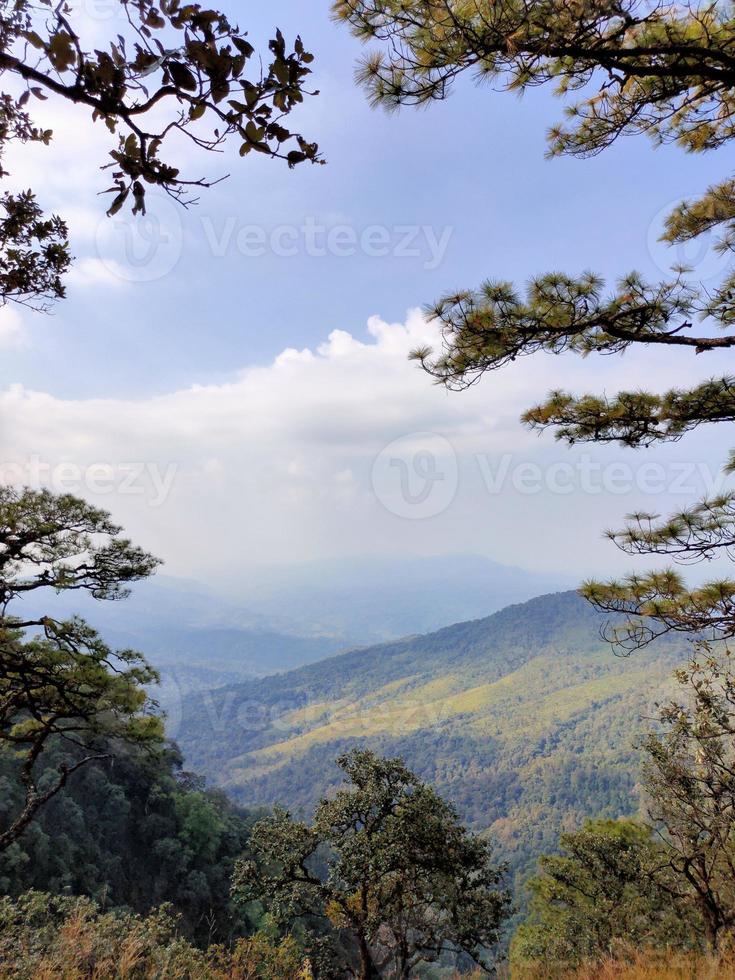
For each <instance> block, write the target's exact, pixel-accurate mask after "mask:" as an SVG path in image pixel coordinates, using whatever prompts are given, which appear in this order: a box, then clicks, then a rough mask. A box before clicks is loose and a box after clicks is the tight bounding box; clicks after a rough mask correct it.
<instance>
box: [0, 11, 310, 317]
mask: <svg viewBox="0 0 735 980" xmlns="http://www.w3.org/2000/svg"><path fill="white" fill-rule="evenodd" d="M115 6H116V7H117V8H118V10H119V14H120V22H121V23H122V24H123V25H124V26H123V27H122V29H121V30H120V32H119V33H118V31H117V30H115V32H114V33H111V36H110V37H109V38H107V39H106V42H101V41H100V40H99V38H98V37H96V36H95V37H94V38H89V39H86V38H85V37H84V36H83V28H84V19H83V17H80V15H79V12H78V11H77V12H75V11H74V9H73V6H72V4H70V3H67V2H66V0H62V2H57V0H17V2H13V3H12V4H5V5H4V6H3V9H2V11H0V73H2V75H4V76H5V87H4V89H3V91H2V93H0V177H2V176H5V171H4V169H3V167H2V156H3V151H4V149H5V147H6V146H7V144H8V142H10V141H11V140H17V141H20V142H22V143H43V144H48V143H50V141H51V139H52V137H53V132H52V131H51V130H49V129H45V128H43V127H41V126H39V125H36V124H35V123H34V122H33V119H32V116H31V113H30V110H29V106H30V104H31V103H32V101H33V100H39V99H43V100H45V99H47V98H49V97H51V98H57V99H62V100H66V101H68V102H71V103H73V104H75V105H78V106H80V107H83V108H85V109H86V110H88V111H90V110H91V117H92V120H93V121H94V122H99V123H101V124H103V125H104V126H105V127H106V128H107V129H108V130H109V132H110V134H111V136H112V137H113V139H114V141H115V145H114V148H113V149H112V150H111V152H110V158H111V161H110V162H109V163H107V164H106V165H105V167H104V169H110V170H111V172H112V176H111V184H112V186H110V187H109V188H108V189H107V193H110V194H112V195H114V196H113V198H112V201H111V203H110V206H109V208H108V214H111V215H112V214H115V213H116V212H118V211H119V210H120V209H121V208H122V207H124V206H125V204H126V203H128V202H129V203H131V204H132V209H133V213H135V214H137V213H145V195H146V189H147V188H148V187H159V188H161V189H162V190H163V191H164V192H165V193H167V194H169V195H170V196H172V197H174V198H175V199H176V200H178V201H181V202H183V203H188V202H190V201H191V200H192V198H191V192H192V190H194V189H196V188H201V187H209V186H211V185H212V183H215V182H216V178H215V179H211V178H205V177H196V176H189V175H184V174H182V172H181V169H180V167H178V166H176V163H175V158H170V157H166V158H164V157H163V156H162V153H163V152H164V150H165V149H166V148H167V146H168V144H170V143H172V142H176V141H177V140H181V139H184V140H185V141H188V142H189V143H191V144H192V145H193V146H195V147H196V148H198V149H201V150H206V151H211V152H218V151H220V150H222V149H223V148H224V146H225V145H226V144H227V143H229V142H232V141H234V142H236V143H237V144H238V145H239V152H240V155H241V156H246V155H247V154H249V153H251V152H256V153H263V154H265V155H267V156H270V157H273V158H278V159H281V160H284V161H285V162H286V163H287V164H288V166H289V167H295V166H296V165H298V164H299V163H303V162H305V161H311V162H312V163H316V162H321V161H320V156H319V150H318V147H317V145H316V143H312V142H309V141H308V140H307V139H305V138H304V137H303V136H302V135H301V134H300V133H298V132H295V131H292V130H290V129H288V128H286V126H285V122H286V121H287V117H288V116H289V115H290V114H291V112H292V111H293V110H294V108H296V107H297V106H298V105H300V104H301V103H302V102H303V99H304V96H305V95H306V94H309V93H308V91H307V88H306V85H307V79H308V76H309V74H310V72H311V69H310V68H309V65H310V63H311V62H312V61H313V56H312V55H311V54H310V53H309V52H308V51H307V50H306V49H305V48H304V45H303V43H302V41H301V38H299V37H297V38H296V40H295V42H294V44H293V49H292V50H289V48H288V46H287V44H286V41H285V39H284V37H283V35H282V34H281V32H280V31H276V32H275V36H274V37H273V38H272V39H271V40H270V41H269V43H268V55H267V56H266V57H265V58H263V57H262V56H258V55H257V54H256V51H255V48H254V47H253V45H252V44H251V43H250V42H249V41H248V39H247V34H246V33H245V32H243V31H241V30H240V28H239V27H238V26H237V25H235V24H232V23H231V22H230V20H229V19H228V18H227V16H226V15H225V14H224V13H222V12H221V11H219V10H216V9H207V8H206V7H202V6H201V4H196V3H181V2H180V0H160V2H154V0H115ZM118 26H119V25H118ZM92 44H94V45H96V46H94V47H90V45H92ZM254 66H257V67H254ZM0 203H1V204H2V206H3V208H4V210H5V217H4V218H3V219H2V220H0V257H1V258H2V266H3V268H4V269H5V270H6V271H5V272H4V274H3V275H2V276H0V302H3V303H4V302H7V301H8V300H20V301H21V302H25V303H26V304H29V305H33V306H36V307H37V308H42V309H43V308H45V306H46V304H47V303H48V301H49V300H50V299H55V298H59V297H61V296H62V295H63V287H62V286H61V282H60V276H61V275H62V274H63V272H64V271H65V270H66V267H67V265H68V263H69V251H68V242H67V231H66V226H65V225H64V222H63V221H61V219H60V218H58V217H57V216H53V217H51V218H49V219H44V218H43V217H42V214H41V210H40V207H39V206H38V204H37V203H36V201H35V198H34V196H33V194H32V192H31V191H30V190H29V191H28V192H27V193H25V194H21V195H17V196H14V195H5V196H4V197H3V198H2V201H0Z"/></svg>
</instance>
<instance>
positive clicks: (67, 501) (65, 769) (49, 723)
mask: <svg viewBox="0 0 735 980" xmlns="http://www.w3.org/2000/svg"><path fill="white" fill-rule="evenodd" d="M119 531H120V529H119V528H118V527H117V526H116V525H115V524H113V523H112V521H111V520H110V518H109V515H108V514H106V513H105V512H104V511H101V510H98V509H96V508H93V507H91V506H90V505H89V504H87V503H85V502H84V501H82V500H79V499H77V498H75V497H71V496H68V495H63V496H56V495H54V494H52V493H50V492H48V491H32V490H21V491H19V490H14V489H10V488H0V748H2V750H3V752H8V753H11V754H12V755H13V756H14V757H15V758H17V759H18V760H19V771H18V778H19V779H20V782H21V784H22V786H23V788H24V798H23V800H22V802H21V804H20V807H19V809H18V811H17V812H16V813H15V815H10V814H8V815H7V819H6V821H4V822H3V825H2V826H0V851H2V850H4V849H5V848H7V847H8V846H10V844H12V843H13V841H15V840H17V839H18V838H19V837H20V835H21V834H22V833H23V831H24V830H25V829H26V827H27V826H28V824H29V823H30V822H31V820H33V818H34V817H35V816H36V814H37V813H38V811H39V810H40V809H41V808H42V807H43V806H45V805H46V804H47V803H48V802H49V800H51V799H52V798H53V797H54V796H56V794H57V793H59V792H60V791H61V790H62V789H63V788H64V786H65V785H66V783H67V780H68V778H69V776H70V775H72V773H75V772H76V771H77V770H78V769H80V768H81V767H83V766H85V765H87V764H89V763H90V762H91V761H93V760H94V759H96V758H99V757H100V753H99V752H98V751H97V750H96V749H95V748H94V747H93V745H92V743H93V742H94V740H95V738H97V737H99V736H103V737H106V739H107V745H108V746H110V748H111V749H112V750H114V747H115V745H116V744H118V743H125V742H131V743H135V744H139V745H148V746H156V745H159V744H160V742H161V739H162V737H163V727H162V722H161V719H160V718H159V717H157V716H156V714H155V712H154V708H155V705H154V704H153V703H152V702H151V700H150V698H149V696H148V694H147V692H146V687H145V686H146V685H148V684H151V683H153V682H154V681H155V680H156V679H157V675H156V673H155V671H154V670H153V669H152V668H151V667H150V666H149V665H148V664H147V663H146V661H145V659H144V658H143V657H142V656H141V655H140V654H138V653H136V652H135V651H132V650H118V651H112V650H111V649H110V648H109V647H108V646H107V645H106V644H105V643H104V642H103V641H102V639H101V638H100V637H99V636H98V635H97V633H96V632H95V631H94V630H93V629H91V628H90V627H89V626H88V625H87V624H86V623H85V622H84V621H83V620H81V619H78V618H74V619H71V620H68V621H62V620H59V619H56V618H54V617H53V616H51V615H49V614H40V615H39V614H37V615H34V614H33V613H30V614H28V615H26V616H25V617H18V616H13V615H11V613H10V611H9V606H10V604H11V603H12V602H13V601H14V600H19V599H26V600H27V599H28V598H29V597H33V596H35V595H36V593H38V594H39V595H40V594H41V593H44V594H45V593H46V592H48V591H49V590H51V591H54V592H56V593H59V592H63V591H79V590H82V591H84V592H87V593H89V594H90V595H92V596H94V597H95V598H98V599H111V600H114V599H120V598H123V597H124V596H125V595H126V594H127V592H126V587H127V585H128V584H129V583H130V582H134V581H137V580H139V579H141V578H145V577H146V576H148V575H150V574H151V572H152V571H153V569H154V568H155V567H156V565H157V564H158V563H157V561H156V559H154V558H153V557H152V556H151V555H148V554H146V553H145V552H144V551H142V550H141V549H139V548H136V547H134V546H133V545H132V544H131V543H130V542H129V541H127V540H126V539H124V538H121V537H120V536H119ZM57 739H62V740H63V741H65V742H68V743H69V744H70V745H73V746H74V747H75V748H76V749H78V750H80V751H78V752H77V753H76V754H75V756H74V758H73V759H71V760H65V761H63V762H62V763H61V764H60V765H59V767H58V769H57V772H56V774H55V776H53V777H52V776H51V774H50V773H49V772H48V770H46V772H45V778H44V781H43V785H41V783H40V781H39V779H38V776H37V770H38V763H39V760H40V759H41V757H42V756H43V754H44V752H45V751H46V749H47V748H48V746H49V743H50V742H51V741H52V740H57Z"/></svg>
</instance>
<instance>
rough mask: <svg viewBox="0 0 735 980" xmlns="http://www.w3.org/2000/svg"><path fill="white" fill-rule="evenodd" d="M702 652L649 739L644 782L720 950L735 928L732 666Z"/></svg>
mask: <svg viewBox="0 0 735 980" xmlns="http://www.w3.org/2000/svg"><path fill="white" fill-rule="evenodd" d="M699 654H700V656H699V658H698V659H695V660H693V661H692V662H691V663H690V664H688V665H687V666H685V667H682V668H681V669H679V670H678V671H677V672H676V678H677V681H678V684H679V685H680V695H679V696H678V697H677V698H675V699H674V700H673V701H672V702H671V703H669V704H667V705H664V706H663V707H662V708H661V710H660V717H659V723H660V729H659V730H656V731H653V732H651V733H650V734H649V735H648V736H647V738H646V739H645V741H644V744H643V748H644V749H645V753H646V762H645V766H644V779H643V783H644V788H645V790H646V792H647V795H648V798H649V803H648V811H649V816H650V818H651V819H652V820H653V821H655V822H656V824H657V825H659V826H661V827H663V829H664V831H665V833H663V834H662V835H661V840H662V846H663V847H664V851H665V855H666V864H667V867H668V868H669V869H670V870H671V871H672V872H673V873H674V874H675V876H676V878H677V879H678V881H679V883H680V884H679V890H680V891H681V892H683V893H685V894H687V895H688V896H689V897H690V900H691V902H692V904H693V905H694V906H695V908H696V909H697V911H698V913H699V915H700V916H701V920H702V923H703V927H704V933H705V937H706V939H707V942H708V944H709V946H710V947H711V948H713V949H717V948H718V947H719V946H720V944H721V941H722V938H723V936H724V935H728V934H729V935H732V932H733V930H734V929H735V670H733V665H732V655H731V654H730V653H729V652H727V651H725V652H724V653H723V652H722V651H713V650H712V649H711V648H709V647H708V646H707V645H702V646H700V649H699Z"/></svg>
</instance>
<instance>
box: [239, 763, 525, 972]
mask: <svg viewBox="0 0 735 980" xmlns="http://www.w3.org/2000/svg"><path fill="white" fill-rule="evenodd" d="M337 764H338V766H339V767H340V768H341V769H342V771H343V772H344V774H345V776H346V777H347V779H348V784H347V785H346V786H343V787H342V788H340V789H339V790H338V791H337V793H336V794H335V796H334V797H333V798H331V799H324V800H322V801H321V803H320V804H319V805H318V806H317V808H316V812H315V814H314V820H313V822H312V823H311V824H306V823H302V822H301V821H298V820H295V819H294V818H293V817H291V816H290V815H289V814H288V813H287V812H286V811H284V810H276V811H275V813H274V814H273V815H272V816H270V817H268V818H266V819H265V820H262V821H261V822H259V823H258V824H256V825H255V827H254V828H253V831H252V834H251V838H250V851H251V853H252V854H253V858H252V859H248V860H244V861H242V862H241V863H240V864H239V866H238V868H237V869H236V873H235V877H234V890H235V894H236V895H237V896H238V898H239V899H240V900H241V901H244V902H251V901H259V902H261V903H262V904H263V905H264V906H265V908H266V909H267V910H268V912H269V913H270V915H271V916H272V918H273V921H274V922H275V923H276V924H277V925H279V926H280V927H282V928H283V929H285V930H292V931H295V930H302V931H304V932H305V933H306V935H307V936H309V935H311V937H312V945H313V946H315V947H316V953H318V954H321V956H322V959H323V958H324V954H325V950H324V946H325V944H326V945H327V947H329V948H330V949H329V951H330V952H331V962H332V964H333V965H332V966H331V967H329V968H328V970H327V973H326V975H328V976H345V975H347V976H354V977H359V978H361V980H370V978H377V977H380V976H392V977H396V978H399V977H409V976H410V975H414V974H413V971H414V970H415V969H416V968H417V967H419V966H420V965H421V964H424V965H425V964H428V963H433V962H436V961H438V960H439V959H440V958H441V957H442V956H446V955H450V956H452V955H453V956H455V957H457V956H460V957H461V956H465V957H468V958H470V960H472V961H474V962H476V963H477V964H478V965H480V966H488V965H491V964H492V962H493V957H494V955H495V953H496V945H497V942H498V939H499V934H500V930H501V927H502V925H503V923H504V921H505V919H506V918H507V916H508V914H509V911H510V900H509V896H508V893H507V891H506V890H505V889H504V888H503V886H502V875H503V870H504V869H503V867H502V866H500V865H498V864H497V863H496V862H495V861H494V860H493V857H492V846H491V844H490V842H489V841H488V840H486V839H484V838H480V837H477V836H474V835H472V834H470V833H469V832H468V831H467V830H466V829H465V828H464V827H463V826H462V824H461V823H460V822H459V819H458V817H457V814H456V813H455V811H454V809H453V808H452V807H451V806H450V805H449V804H448V803H446V802H445V801H444V800H443V799H442V798H441V797H440V796H439V795H438V794H437V793H436V792H435V791H434V790H433V789H432V788H431V787H429V786H427V785H426V784H424V783H422V782H421V781H420V780H419V779H418V778H417V777H416V776H415V775H414V774H413V773H412V772H411V771H410V770H408V769H407V768H406V766H405V765H404V764H403V762H402V761H401V760H400V759H383V758H380V757H379V756H377V755H376V754H375V753H373V752H371V751H368V750H359V749H353V750H351V751H350V752H347V753H346V754H344V755H342V756H341V757H340V758H339V759H338V761H337ZM308 945H309V942H308V941H307V946H308ZM312 958H313V960H314V962H315V965H316V964H318V962H319V956H318V955H313V957H312ZM329 970H332V971H335V972H329ZM320 975H321V974H320Z"/></svg>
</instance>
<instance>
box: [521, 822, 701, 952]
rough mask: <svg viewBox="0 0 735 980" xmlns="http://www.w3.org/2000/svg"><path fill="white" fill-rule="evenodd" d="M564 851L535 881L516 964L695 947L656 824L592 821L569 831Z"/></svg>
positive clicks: (545, 863) (547, 859)
mask: <svg viewBox="0 0 735 980" xmlns="http://www.w3.org/2000/svg"><path fill="white" fill-rule="evenodd" d="M559 843H560V848H561V851H562V854H560V855H545V856H543V857H542V858H541V860H540V862H539V864H540V870H541V872H542V873H541V874H540V875H539V876H538V877H536V878H533V879H532V880H531V881H530V882H529V887H530V890H531V893H532V896H533V897H532V899H531V906H530V912H529V916H528V919H527V920H526V921H525V922H524V923H523V924H522V925H521V926H519V928H518V930H517V932H516V934H515V936H514V937H513V943H512V948H511V959H512V960H513V962H514V963H517V964H519V965H520V964H529V963H534V962H536V963H543V965H544V968H545V969H547V970H550V969H551V968H552V967H553V966H556V967H559V968H567V969H568V968H570V967H573V966H576V965H578V964H579V963H581V962H582V961H583V960H586V959H591V960H595V959H602V958H603V957H605V956H608V955H610V953H611V952H613V951H614V946H615V944H616V942H624V943H629V944H633V945H635V946H647V945H648V946H656V947H660V946H668V947H672V946H678V947H682V946H683V947H691V946H692V945H694V944H696V941H697V935H696V931H695V927H696V920H695V919H694V917H693V916H692V913H691V910H690V909H689V908H688V906H687V905H686V904H685V903H684V902H683V901H681V900H680V901H678V902H677V901H673V900H672V891H675V888H676V886H675V883H674V879H673V872H669V875H668V878H666V877H665V876H664V875H663V874H662V872H661V868H662V867H667V860H666V852H665V850H664V848H663V845H662V844H660V843H659V842H658V841H657V840H656V839H655V838H654V836H653V831H652V829H651V828H650V827H645V826H643V825H641V824H638V823H635V822H634V821H632V820H588V821H587V823H586V824H585V825H584V827H583V828H582V829H581V830H578V831H575V832H573V833H567V834H562V835H561V838H560V841H559Z"/></svg>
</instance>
